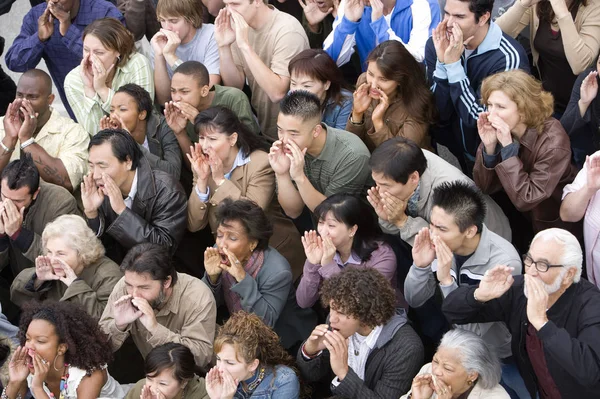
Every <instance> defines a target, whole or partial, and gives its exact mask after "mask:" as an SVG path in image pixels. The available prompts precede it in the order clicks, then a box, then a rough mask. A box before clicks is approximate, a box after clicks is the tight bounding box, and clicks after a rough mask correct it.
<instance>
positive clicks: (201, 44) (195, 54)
mask: <svg viewBox="0 0 600 399" xmlns="http://www.w3.org/2000/svg"><path fill="white" fill-rule="evenodd" d="M150 53H151V57H150V62H151V63H152V68H153V69H154V50H153V49H152V48H151V51H150ZM175 54H176V55H177V58H179V59H180V60H181V61H183V62H185V61H198V62H201V63H202V64H204V66H205V67H206V69H208V73H209V74H211V75H220V69H219V46H217V42H216V41H215V26H214V25H213V24H202V27H201V28H200V29H196V34H195V35H194V38H193V39H192V40H190V42H189V43H186V44H180V45H179V47H177V50H175ZM167 70H168V72H169V78H172V77H173V71H172V70H171V67H170V66H169V65H168V64H167Z"/></svg>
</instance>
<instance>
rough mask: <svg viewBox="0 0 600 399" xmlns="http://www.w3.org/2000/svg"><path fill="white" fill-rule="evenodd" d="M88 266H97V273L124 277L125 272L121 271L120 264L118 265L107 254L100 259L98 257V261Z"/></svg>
mask: <svg viewBox="0 0 600 399" xmlns="http://www.w3.org/2000/svg"><path fill="white" fill-rule="evenodd" d="M88 267H95V268H96V273H95V274H96V275H101V276H104V277H111V276H119V277H122V276H123V273H122V272H121V269H120V268H119V265H117V264H116V263H115V262H114V261H113V260H112V259H110V258H109V257H107V256H103V257H101V258H100V259H98V260H97V261H96V262H94V263H93V264H92V265H90V266H88Z"/></svg>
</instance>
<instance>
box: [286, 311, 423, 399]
mask: <svg viewBox="0 0 600 399" xmlns="http://www.w3.org/2000/svg"><path fill="white" fill-rule="evenodd" d="M405 322H406V318H405V317H402V316H399V315H396V316H393V317H392V318H391V319H390V321H388V322H387V324H385V325H384V326H383V329H382V331H381V334H380V335H379V338H378V339H377V343H376V345H375V348H373V350H372V351H371V353H369V357H368V358H367V363H366V366H365V374H364V375H365V378H364V381H363V380H361V379H360V378H359V377H358V375H357V374H356V373H355V372H354V371H353V370H352V368H349V369H348V374H347V375H346V377H345V378H344V379H343V380H342V381H340V384H339V385H338V386H336V387H334V386H331V393H332V394H333V395H335V396H340V397H344V398H347V399H389V398H399V397H400V396H401V395H402V394H404V393H405V392H407V391H408V390H409V389H410V386H411V384H412V379H413V378H414V376H415V375H417V372H418V371H419V369H420V368H421V366H422V365H423V343H422V342H421V339H420V338H419V336H418V335H417V333H416V332H415V331H414V330H413V328H412V327H411V326H410V325H409V324H405ZM302 346H304V345H302ZM296 364H297V366H298V369H299V370H300V373H301V375H302V377H303V378H305V379H306V380H307V381H310V382H312V381H320V380H322V379H325V378H328V379H329V380H331V379H333V377H334V375H333V372H332V371H331V366H330V363H329V351H327V350H324V351H323V353H321V354H320V355H319V356H317V357H315V358H313V359H310V360H307V359H306V358H305V357H304V356H303V355H302V347H300V349H299V350H298V356H297V358H296Z"/></svg>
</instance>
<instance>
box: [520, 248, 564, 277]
mask: <svg viewBox="0 0 600 399" xmlns="http://www.w3.org/2000/svg"><path fill="white" fill-rule="evenodd" d="M521 257H522V259H523V266H525V267H531V266H533V265H535V270H537V271H538V272H540V273H546V272H547V271H548V270H550V268H552V267H565V265H551V264H550V263H547V262H546V261H543V260H540V261H535V260H533V258H532V257H531V255H530V254H529V253H526V254H523V255H522V256H521ZM527 259H530V260H531V264H529V266H528V265H527V264H526V262H527ZM539 263H542V264H545V265H546V266H547V267H546V270H540V268H539V267H538V264H539Z"/></svg>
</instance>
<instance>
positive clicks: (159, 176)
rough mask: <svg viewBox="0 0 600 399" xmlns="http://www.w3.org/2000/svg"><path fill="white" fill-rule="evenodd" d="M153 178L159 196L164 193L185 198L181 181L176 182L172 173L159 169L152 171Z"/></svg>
mask: <svg viewBox="0 0 600 399" xmlns="http://www.w3.org/2000/svg"><path fill="white" fill-rule="evenodd" d="M152 176H153V178H154V181H155V184H156V188H157V195H160V193H163V194H174V195H183V196H185V192H184V191H183V187H181V183H179V181H178V180H176V179H175V178H174V177H173V176H172V175H171V174H170V173H167V172H164V171H162V170H158V169H152ZM186 198H187V197H186Z"/></svg>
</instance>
